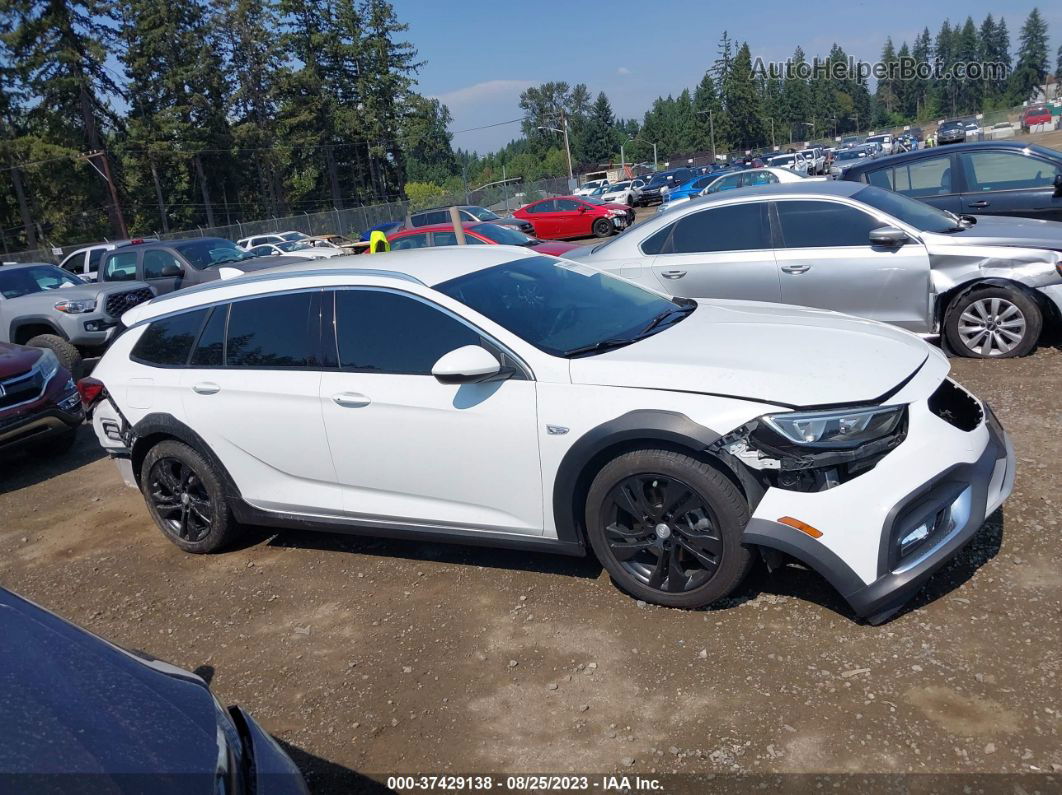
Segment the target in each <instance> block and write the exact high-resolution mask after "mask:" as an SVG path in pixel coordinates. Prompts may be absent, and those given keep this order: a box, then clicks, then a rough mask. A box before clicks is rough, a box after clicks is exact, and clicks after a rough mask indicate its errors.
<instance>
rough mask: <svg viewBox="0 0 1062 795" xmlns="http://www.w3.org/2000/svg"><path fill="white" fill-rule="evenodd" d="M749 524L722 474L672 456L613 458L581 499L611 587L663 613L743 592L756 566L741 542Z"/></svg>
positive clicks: (643, 453) (641, 453)
mask: <svg viewBox="0 0 1062 795" xmlns="http://www.w3.org/2000/svg"><path fill="white" fill-rule="evenodd" d="M637 511H641V512H642V515H641V516H635V512H637ZM678 511H683V512H682V513H677V512H678ZM748 521H749V506H748V502H747V501H746V500H745V498H744V496H743V495H742V494H741V492H740V491H739V490H738V489H737V487H736V486H735V485H734V484H733V483H732V482H731V481H730V480H729V479H728V478H727V477H726V476H725V475H723V473H722V472H720V471H719V470H717V469H715V468H714V467H712V466H710V465H709V464H707V463H705V462H704V461H699V460H697V459H695V458H692V457H690V456H688V455H684V454H682V453H678V452H675V451H672V450H659V449H639V450H633V451H630V452H627V453H624V454H622V455H620V456H618V457H616V458H614V459H612V460H611V461H610V462H609V463H607V464H606V465H605V466H604V467H602V469H601V471H600V472H598V474H597V476H596V477H595V478H594V481H593V483H592V484H591V485H590V489H589V491H588V493H587V498H586V529H587V535H588V537H589V540H590V545H591V547H592V548H593V550H594V553H595V554H596V555H597V558H598V560H599V561H600V562H601V565H602V566H604V567H605V569H606V570H607V571H608V573H609V574H610V575H611V576H612V580H613V582H614V583H615V584H616V585H617V586H619V587H620V588H621V589H622V590H624V591H626V592H627V593H629V594H631V595H632V596H635V597H637V598H638V599H642V600H644V601H646V602H652V603H654V604H659V605H665V606H667V607H681V608H698V607H705V606H707V605H710V604H712V603H713V602H716V601H718V600H719V599H722V598H723V597H725V596H727V595H729V594H730V593H732V592H733V591H734V589H735V588H737V587H738V585H740V583H741V581H742V580H743V579H744V578H745V575H746V574H748V572H749V570H750V569H751V567H752V563H753V560H754V558H753V555H752V552H751V551H750V550H749V549H748V548H747V547H745V546H744V545H742V543H741V538H742V533H743V532H744V529H745V525H746V524H748Z"/></svg>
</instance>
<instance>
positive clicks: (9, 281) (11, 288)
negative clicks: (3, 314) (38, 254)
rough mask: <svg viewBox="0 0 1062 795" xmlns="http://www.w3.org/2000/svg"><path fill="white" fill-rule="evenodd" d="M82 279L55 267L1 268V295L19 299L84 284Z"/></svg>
mask: <svg viewBox="0 0 1062 795" xmlns="http://www.w3.org/2000/svg"><path fill="white" fill-rule="evenodd" d="M84 283H85V282H83V281H82V280H81V279H79V278H78V277H77V276H74V275H73V274H71V273H67V272H66V271H64V270H63V269H62V268H57V267H55V266H54V265H34V266H33V267H29V268H0V295H2V296H4V298H19V297H20V296H23V295H29V294H31V293H43V292H45V291H46V290H57V289H59V288H60V287H73V286H74V285H78V284H84Z"/></svg>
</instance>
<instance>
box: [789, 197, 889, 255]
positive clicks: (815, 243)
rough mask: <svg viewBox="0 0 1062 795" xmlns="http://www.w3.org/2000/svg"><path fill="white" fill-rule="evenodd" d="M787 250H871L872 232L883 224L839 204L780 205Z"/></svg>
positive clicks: (798, 203) (807, 203) (799, 202)
mask: <svg viewBox="0 0 1062 795" xmlns="http://www.w3.org/2000/svg"><path fill="white" fill-rule="evenodd" d="M775 206H776V207H777V208H778V219H779V221H780V222H781V225H782V239H783V241H784V245H785V247H786V248H822V247H833V246H869V245H870V230H871V229H876V228H877V227H879V226H881V225H882V224H881V221H879V220H878V219H877V218H875V217H874V216H872V215H869V214H867V213H865V212H863V211H862V210H857V209H856V208H855V207H849V206H848V205H847V204H840V203H839V202H824V201H780V202H776V203H775Z"/></svg>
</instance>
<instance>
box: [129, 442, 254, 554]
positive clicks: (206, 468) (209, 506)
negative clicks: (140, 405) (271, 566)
mask: <svg viewBox="0 0 1062 795" xmlns="http://www.w3.org/2000/svg"><path fill="white" fill-rule="evenodd" d="M140 490H141V492H143V494H144V501H145V502H146V503H147V506H148V512H149V513H150V514H151V518H152V519H154V520H155V524H157V525H158V526H159V529H160V530H161V531H162V533H163V535H165V536H166V538H168V539H169V540H170V541H172V542H173V543H174V544H176V545H177V546H178V547H180V548H181V549H183V550H184V551H185V552H195V553H200V554H202V553H208V552H217V551H218V550H221V549H224V548H225V547H227V546H230V545H231V544H232V543H233V542H234V541H235V540H236V539H237V538H239V537H240V535H241V534H242V530H243V528H242V527H240V525H239V524H238V523H237V522H236V519H235V517H234V516H233V515H232V511H231V510H230V508H229V505H228V502H227V500H226V499H225V489H224V486H223V485H222V480H221V477H220V476H219V474H218V472H217V471H216V469H215V468H214V466H213V465H211V463H210V462H209V461H207V459H206V458H204V457H203V456H202V455H200V454H199V453H198V452H196V451H195V450H193V449H192V448H191V447H189V446H188V445H186V444H184V443H183V442H178V441H174V440H172V439H171V440H166V441H164V442H159V443H158V444H157V445H155V446H154V447H152V448H151V449H150V450H148V453H147V455H146V456H144V461H143V463H142V464H141V466H140ZM185 495H187V496H185Z"/></svg>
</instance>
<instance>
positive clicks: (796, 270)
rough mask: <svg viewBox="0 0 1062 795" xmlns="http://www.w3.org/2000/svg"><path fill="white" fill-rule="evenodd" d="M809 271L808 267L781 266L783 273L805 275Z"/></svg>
mask: <svg viewBox="0 0 1062 795" xmlns="http://www.w3.org/2000/svg"><path fill="white" fill-rule="evenodd" d="M809 270H811V266H810V265H783V266H782V271H783V272H785V273H807V272H808V271H809Z"/></svg>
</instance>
